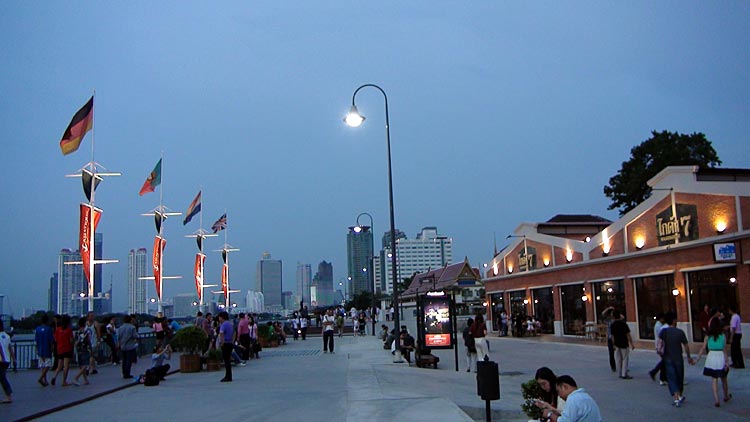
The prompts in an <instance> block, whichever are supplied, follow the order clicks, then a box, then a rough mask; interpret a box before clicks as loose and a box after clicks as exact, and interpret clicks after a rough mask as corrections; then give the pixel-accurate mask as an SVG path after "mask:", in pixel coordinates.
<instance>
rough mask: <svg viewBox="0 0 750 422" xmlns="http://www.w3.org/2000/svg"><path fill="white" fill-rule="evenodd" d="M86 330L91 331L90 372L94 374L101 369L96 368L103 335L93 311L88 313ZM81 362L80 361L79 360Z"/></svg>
mask: <svg viewBox="0 0 750 422" xmlns="http://www.w3.org/2000/svg"><path fill="white" fill-rule="evenodd" d="M85 326H86V331H88V333H89V343H90V346H91V351H90V352H89V362H88V368H89V370H88V372H89V373H90V374H92V375H95V374H98V373H99V371H98V370H97V369H96V355H97V354H98V353H99V346H100V345H101V338H100V337H101V336H100V334H99V333H100V330H101V328H100V327H99V323H98V322H96V318H95V316H94V313H93V312H89V313H88V314H87V315H86V322H85ZM79 364H80V362H79Z"/></svg>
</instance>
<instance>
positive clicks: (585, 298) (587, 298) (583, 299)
mask: <svg viewBox="0 0 750 422" xmlns="http://www.w3.org/2000/svg"><path fill="white" fill-rule="evenodd" d="M581 300H582V301H584V302H586V301H587V300H589V297H588V296H586V295H583V296H581Z"/></svg>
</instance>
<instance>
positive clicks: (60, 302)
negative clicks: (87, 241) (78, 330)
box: [56, 249, 88, 316]
mask: <svg viewBox="0 0 750 422" xmlns="http://www.w3.org/2000/svg"><path fill="white" fill-rule="evenodd" d="M79 261H81V254H80V253H79V252H78V251H75V252H73V251H71V250H70V249H62V250H61V251H60V253H59V254H58V256H57V274H58V288H57V298H56V300H57V306H56V312H58V313H60V314H68V315H71V316H77V315H82V314H83V312H84V309H85V307H84V304H85V302H84V301H83V300H82V297H84V296H85V295H86V294H87V293H88V286H87V284H86V280H85V277H84V275H83V266H82V265H81V264H65V263H66V262H79Z"/></svg>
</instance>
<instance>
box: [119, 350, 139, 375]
mask: <svg viewBox="0 0 750 422" xmlns="http://www.w3.org/2000/svg"><path fill="white" fill-rule="evenodd" d="M136 359H137V356H136V349H133V350H123V351H122V376H123V377H125V378H130V377H131V376H132V375H131V374H130V368H131V367H132V366H133V362H135V360H136Z"/></svg>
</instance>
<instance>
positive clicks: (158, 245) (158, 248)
mask: <svg viewBox="0 0 750 422" xmlns="http://www.w3.org/2000/svg"><path fill="white" fill-rule="evenodd" d="M166 245H167V240H166V239H162V238H161V237H159V236H156V237H155V238H154V256H153V260H152V261H151V262H152V264H153V267H154V285H155V286H156V296H157V297H158V298H159V302H161V259H162V254H163V253H164V247H165V246H166Z"/></svg>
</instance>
